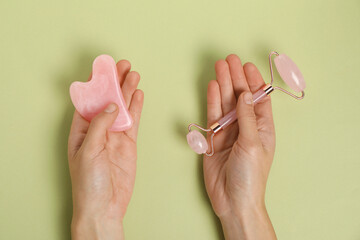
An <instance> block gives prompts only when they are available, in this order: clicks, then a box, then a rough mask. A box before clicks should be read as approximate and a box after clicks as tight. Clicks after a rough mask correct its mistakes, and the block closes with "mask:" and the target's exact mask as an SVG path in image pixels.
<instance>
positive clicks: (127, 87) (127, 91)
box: [121, 72, 140, 108]
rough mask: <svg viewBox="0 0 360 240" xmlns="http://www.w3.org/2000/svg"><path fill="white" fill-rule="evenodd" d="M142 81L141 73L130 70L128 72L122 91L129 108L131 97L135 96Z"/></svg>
mask: <svg viewBox="0 0 360 240" xmlns="http://www.w3.org/2000/svg"><path fill="white" fill-rule="evenodd" d="M139 81H140V75H139V73H137V72H130V73H128V74H127V76H126V78H125V81H124V83H123V85H122V88H121V89H122V93H123V96H124V99H125V102H126V106H127V108H129V106H130V102H131V97H132V96H133V94H134V92H135V90H136V88H137V86H138V84H139Z"/></svg>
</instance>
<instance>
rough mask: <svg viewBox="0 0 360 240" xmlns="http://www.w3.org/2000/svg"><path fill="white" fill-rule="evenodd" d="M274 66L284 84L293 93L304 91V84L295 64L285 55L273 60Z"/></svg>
mask: <svg viewBox="0 0 360 240" xmlns="http://www.w3.org/2000/svg"><path fill="white" fill-rule="evenodd" d="M274 62H275V66H276V69H277V71H278V72H279V74H280V77H281V78H282V79H283V80H284V82H285V83H286V84H287V85H288V86H289V87H290V88H291V89H292V90H294V91H296V92H301V91H304V89H305V87H306V84H305V80H304V77H303V75H302V74H301V72H300V70H299V68H298V67H297V66H296V64H295V63H294V62H293V61H292V60H291V59H290V58H289V57H288V56H286V55H285V54H280V55H279V56H277V57H275V58H274Z"/></svg>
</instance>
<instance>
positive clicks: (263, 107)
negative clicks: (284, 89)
mask: <svg viewBox="0 0 360 240" xmlns="http://www.w3.org/2000/svg"><path fill="white" fill-rule="evenodd" d="M244 70H245V75H246V80H247V81H248V84H249V87H250V91H251V92H253V93H255V92H256V91H258V90H259V89H260V88H261V87H262V86H264V84H265V82H264V80H263V78H262V77H261V74H260V72H259V70H258V69H257V67H256V66H255V65H254V64H252V63H246V64H245V65H244ZM255 114H256V118H257V121H258V127H259V131H264V132H270V133H273V132H274V131H275V130H274V120H273V114H272V107H271V99H270V96H267V97H265V98H264V99H263V100H262V101H260V102H259V103H257V104H256V105H255Z"/></svg>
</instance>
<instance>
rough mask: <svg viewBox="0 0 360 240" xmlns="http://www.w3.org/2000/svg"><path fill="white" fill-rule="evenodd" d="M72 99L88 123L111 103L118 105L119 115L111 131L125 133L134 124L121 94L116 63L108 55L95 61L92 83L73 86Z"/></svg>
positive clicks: (80, 83)
mask: <svg viewBox="0 0 360 240" xmlns="http://www.w3.org/2000/svg"><path fill="white" fill-rule="evenodd" d="M70 97H71V101H72V102H73V104H74V106H75V108H76V110H77V111H78V112H79V113H80V115H81V116H82V117H83V118H85V119H86V120H88V121H91V119H93V118H94V117H95V116H96V115H97V114H98V113H100V112H101V111H103V110H104V109H105V108H106V107H107V105H109V104H110V103H116V104H117V105H118V107H119V114H118V116H117V118H116V120H115V122H114V124H113V125H112V127H111V128H110V130H111V131H125V130H127V129H129V128H131V126H132V124H133V120H132V118H131V115H130V113H129V111H128V109H127V107H126V103H125V100H124V97H123V95H122V92H121V88H120V84H119V76H118V73H117V69H116V64H115V61H114V59H112V57H110V56H108V55H100V56H98V57H97V58H96V59H95V60H94V62H93V71H92V77H91V80H90V81H88V82H73V83H72V84H71V86H70Z"/></svg>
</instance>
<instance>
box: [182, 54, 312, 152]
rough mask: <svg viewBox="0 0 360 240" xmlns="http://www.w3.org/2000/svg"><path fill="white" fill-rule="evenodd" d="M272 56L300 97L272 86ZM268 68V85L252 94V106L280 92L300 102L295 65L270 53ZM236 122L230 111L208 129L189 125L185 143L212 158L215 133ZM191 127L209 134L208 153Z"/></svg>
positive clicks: (300, 82)
mask: <svg viewBox="0 0 360 240" xmlns="http://www.w3.org/2000/svg"><path fill="white" fill-rule="evenodd" d="M272 55H276V57H275V58H274V62H275V66H276V69H277V71H278V72H279V74H280V77H281V78H282V79H283V81H284V82H285V83H286V84H287V85H288V86H289V87H290V88H291V89H292V90H294V91H296V92H301V96H297V95H295V94H293V93H290V92H288V91H286V90H285V89H282V88H280V87H276V86H273V82H274V77H273V68H272V58H271V57H272ZM269 66H270V74H271V82H270V84H265V85H264V86H263V87H262V88H261V89H259V90H258V91H257V92H255V93H254V94H253V101H254V104H256V103H258V102H260V101H261V100H262V99H263V98H264V97H266V96H267V95H269V94H270V93H271V92H272V91H274V90H275V89H276V90H280V91H282V92H284V93H286V94H288V95H290V96H291V97H293V98H295V99H298V100H301V99H303V98H304V95H305V93H304V89H305V87H306V84H305V81H304V77H303V76H302V74H301V72H300V70H299V68H298V67H297V66H296V64H295V63H294V62H293V61H292V60H291V59H290V58H289V57H288V56H286V55H285V54H278V53H277V52H271V53H270V54H269ZM236 120H237V117H236V109H234V110H232V111H230V112H229V113H228V114H226V115H225V116H224V117H223V118H221V119H220V120H218V121H217V122H215V123H214V124H212V125H211V126H210V128H208V129H205V128H202V127H201V126H199V125H197V124H195V123H192V124H190V125H189V127H188V129H189V133H188V134H187V136H186V137H187V141H188V144H189V146H190V147H191V148H192V149H193V150H194V151H195V152H196V153H198V154H206V155H207V156H212V155H213V154H214V143H213V138H214V136H215V134H216V133H218V132H219V131H220V130H222V129H224V128H226V127H227V126H229V125H230V124H232V123H233V122H235V121H236ZM192 127H197V128H199V129H201V130H203V131H205V132H209V133H211V136H210V152H208V148H209V147H208V142H207V140H206V139H205V137H204V135H203V134H201V133H200V132H199V131H196V130H195V131H194V130H191V128H192Z"/></svg>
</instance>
